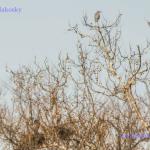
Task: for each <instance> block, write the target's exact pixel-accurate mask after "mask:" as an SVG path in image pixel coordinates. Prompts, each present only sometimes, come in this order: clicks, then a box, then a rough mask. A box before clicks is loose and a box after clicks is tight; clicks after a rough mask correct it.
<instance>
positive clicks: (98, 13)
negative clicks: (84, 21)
mask: <svg viewBox="0 0 150 150" xmlns="http://www.w3.org/2000/svg"><path fill="white" fill-rule="evenodd" d="M100 13H101V11H97V12H96V13H95V15H94V19H95V22H96V23H97V22H98V21H99V19H100Z"/></svg>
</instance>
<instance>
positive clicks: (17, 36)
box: [0, 0, 150, 80]
mask: <svg viewBox="0 0 150 150" xmlns="http://www.w3.org/2000/svg"><path fill="white" fill-rule="evenodd" d="M0 6H1V7H19V8H21V9H22V11H21V13H0V70H1V73H0V79H2V80H7V78H6V73H5V66H6V65H8V66H9V67H11V68H16V67H18V66H19V65H24V64H31V63H32V62H33V60H34V57H35V56H36V57H37V60H39V61H42V60H44V59H45V57H48V59H49V62H55V61H56V60H57V56H58V54H59V52H60V51H61V52H62V53H66V52H68V53H70V54H74V53H75V50H76V48H75V43H76V39H75V36H74V34H73V33H70V32H68V31H67V29H68V25H69V23H71V24H76V23H81V20H82V16H83V14H84V13H87V14H88V15H89V17H90V18H92V17H93V15H94V13H95V11H97V10H101V11H102V13H103V16H105V18H107V19H110V20H113V19H114V18H115V17H116V16H117V15H118V14H119V13H122V14H123V17H122V21H121V27H122V42H123V43H124V44H123V45H122V47H128V44H129V43H133V44H140V45H141V44H142V43H143V42H145V41H146V39H150V28H149V27H148V25H147V24H146V20H150V9H149V8H150V0H142V1H140V0H138V1H137V0H111V1H110V0H92V1H91V0H53V1H52V0H32V1H31V0H21V1H20V0H0Z"/></svg>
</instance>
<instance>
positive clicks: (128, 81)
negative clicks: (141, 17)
mask: <svg viewBox="0 0 150 150" xmlns="http://www.w3.org/2000/svg"><path fill="white" fill-rule="evenodd" d="M120 19H121V14H120V15H118V17H117V18H116V19H115V21H114V22H112V23H110V22H108V21H107V20H106V19H105V18H102V17H101V19H100V20H99V17H98V18H97V20H96V22H98V21H99V24H95V22H92V23H91V21H89V20H88V17H87V16H84V17H83V28H85V29H86V30H84V29H83V32H82V31H81V28H82V27H79V25H75V26H70V27H69V31H73V32H74V33H75V34H76V35H77V36H78V39H79V40H78V42H77V52H78V54H77V55H78V56H77V58H78V60H73V59H71V58H70V56H68V55H67V56H66V57H62V56H61V55H60V56H59V59H58V65H56V66H52V67H51V66H50V65H49V64H48V61H47V60H45V62H44V65H42V66H40V65H39V64H38V63H37V61H35V62H34V65H33V66H32V67H26V66H22V68H21V69H18V70H11V69H10V71H9V72H10V75H11V81H12V83H13V85H12V87H13V89H12V91H13V94H12V98H11V101H12V103H13V106H12V108H11V109H10V108H8V107H4V106H1V109H0V110H1V113H0V138H1V140H2V141H3V143H4V144H6V145H7V146H8V145H9V147H8V148H7V149H14V150H31V149H32V150H34V149H43V148H44V149H47V150H48V149H50V150H54V149H59V150H61V149H64V150H69V149H70V150H101V149H102V150H113V149H114V150H116V149H117V150H128V149H130V150H131V149H132V150H134V149H135V150H138V149H139V150H141V149H142V148H144V144H143V143H148V142H149V138H140V137H136V138H134V137H133V134H137V133H138V134H139V133H140V134H149V132H150V128H149V121H150V120H149V118H150V115H149V114H150V113H149V110H150V99H149V94H150V93H149V84H150V78H149V60H148V58H147V56H148V53H149V42H147V45H146V46H140V45H137V46H135V47H131V46H130V47H129V50H126V51H125V50H123V49H121V46H120V37H121V30H120V26H119V23H120ZM123 135H125V137H123ZM127 135H128V136H127ZM5 149H6V148H5Z"/></svg>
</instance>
